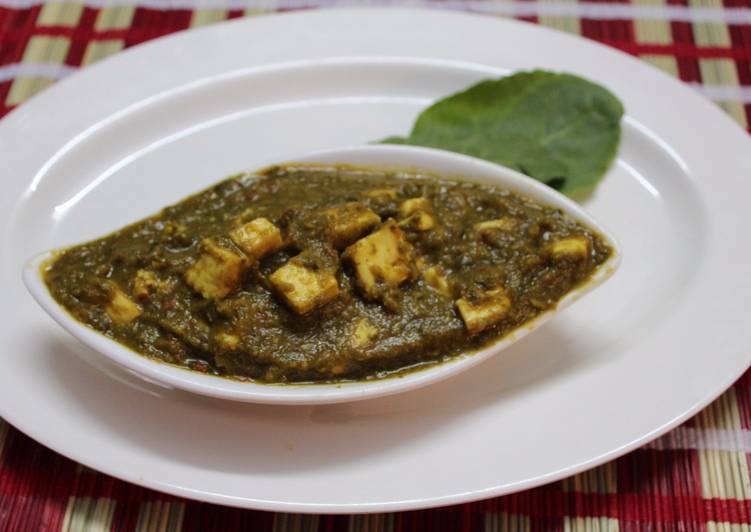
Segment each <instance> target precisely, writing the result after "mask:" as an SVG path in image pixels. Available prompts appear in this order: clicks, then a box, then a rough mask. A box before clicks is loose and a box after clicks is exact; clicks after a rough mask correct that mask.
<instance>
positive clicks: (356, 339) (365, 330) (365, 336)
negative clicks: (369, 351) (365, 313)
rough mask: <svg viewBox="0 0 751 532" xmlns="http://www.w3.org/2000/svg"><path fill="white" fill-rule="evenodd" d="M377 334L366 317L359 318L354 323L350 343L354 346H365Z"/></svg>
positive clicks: (376, 330)
mask: <svg viewBox="0 0 751 532" xmlns="http://www.w3.org/2000/svg"><path fill="white" fill-rule="evenodd" d="M376 336H378V329H376V328H375V327H374V326H373V324H372V323H370V321H369V320H368V319H367V318H360V319H359V320H357V322H356V323H355V329H354V333H353V335H352V345H353V346H354V347H365V346H367V345H368V344H369V343H370V342H372V341H373V339H374V338H375V337H376Z"/></svg>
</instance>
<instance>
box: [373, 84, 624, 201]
mask: <svg viewBox="0 0 751 532" xmlns="http://www.w3.org/2000/svg"><path fill="white" fill-rule="evenodd" d="M622 116H623V105H622V104H621V102H620V101H619V100H618V98H616V97H615V96H614V95H613V94H612V93H611V92H610V91H608V90H607V89H605V88H604V87H602V86H600V85H597V84H595V83H592V82H591V81H587V80H585V79H582V78H580V77H578V76H574V75H571V74H558V73H553V72H545V71H533V72H521V73H517V74H513V75H511V76H507V77H503V78H500V79H497V80H486V81H481V82H480V83H478V84H476V85H473V86H472V87H470V88H468V89H467V90H465V91H463V92H459V93H457V94H453V95H451V96H448V97H446V98H443V99H442V100H439V101H438V102H436V103H435V104H433V105H431V106H430V107H428V108H427V109H426V110H425V111H423V112H422V113H420V115H419V116H418V118H417V121H416V122H415V125H414V127H413V128H412V132H411V133H410V135H409V136H408V137H389V138H387V139H384V140H382V141H381V142H384V143H389V144H411V145H418V146H427V147H431V148H441V149H445V150H450V151H455V152H459V153H463V154H466V155H472V156H474V157H479V158H482V159H486V160H488V161H491V162H494V163H498V164H501V165H504V166H508V167H510V168H514V169H516V170H519V171H520V172H523V173H525V174H527V175H528V176H530V177H533V178H535V179H537V180H539V181H542V182H543V183H546V184H548V185H549V186H551V187H553V188H555V189H557V190H560V191H561V192H564V193H565V194H568V195H570V196H577V197H582V196H584V195H586V194H588V193H589V192H591V191H592V190H593V189H594V186H595V185H596V184H597V183H598V182H599V181H600V179H602V177H603V175H605V172H606V171H607V169H608V168H609V166H610V164H611V163H612V162H613V159H614V158H615V155H616V152H617V150H618V143H619V141H620V135H621V126H620V121H621V117H622Z"/></svg>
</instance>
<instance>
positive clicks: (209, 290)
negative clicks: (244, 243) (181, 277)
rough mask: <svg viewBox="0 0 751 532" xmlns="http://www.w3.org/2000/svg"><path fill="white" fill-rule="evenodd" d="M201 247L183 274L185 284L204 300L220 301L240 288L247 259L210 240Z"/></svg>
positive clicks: (205, 241) (206, 240)
mask: <svg viewBox="0 0 751 532" xmlns="http://www.w3.org/2000/svg"><path fill="white" fill-rule="evenodd" d="M202 245H203V253H202V254H201V256H200V257H198V260H197V261H196V262H195V263H194V264H193V265H192V266H191V267H190V268H189V269H188V271H187V272H185V282H186V283H188V285H189V286H190V287H191V288H193V289H194V290H195V291H196V292H198V293H200V294H201V295H202V296H203V297H205V298H206V299H222V298H223V297H225V296H227V295H228V294H229V293H230V292H232V291H234V290H235V289H237V287H238V286H240V281H241V280H242V276H243V273H244V272H245V270H246V268H247V259H246V258H245V256H243V255H242V254H241V253H239V252H237V251H235V250H234V249H230V248H229V247H223V246H220V245H219V243H218V242H217V241H216V240H214V239H211V238H207V239H205V240H204V241H203V242H202Z"/></svg>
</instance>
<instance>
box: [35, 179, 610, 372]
mask: <svg viewBox="0 0 751 532" xmlns="http://www.w3.org/2000/svg"><path fill="white" fill-rule="evenodd" d="M611 253H612V250H611V249H610V248H609V247H608V245H607V244H606V243H605V242H604V241H603V239H602V238H601V237H600V236H599V235H598V234H596V233H595V232H593V231H592V230H590V229H588V228H587V227H584V226H582V225H580V224H578V223H576V222H575V221H574V220H572V219H571V218H570V217H568V216H567V215H565V214H563V213H562V212H561V211H560V210H557V209H553V208H549V207H546V206H543V205H540V204H537V203H535V202H533V201H531V200H529V199H526V198H524V197H521V196H518V195H515V194H513V193H510V192H508V191H504V190H502V189H498V188H494V187H490V186H481V185H477V184H470V183H466V182H460V181H451V180H447V179H442V178H438V177H435V176H428V175H418V174H413V173H406V172H381V171H379V170H373V169H367V168H359V167H352V166H317V165H284V166H275V167H271V168H269V169H266V170H265V171H263V172H262V173H261V175H260V176H249V175H241V176H235V177H232V178H229V179H226V180H224V181H222V182H220V183H218V184H217V185H215V186H213V187H211V188H209V189H207V190H205V191H203V192H201V193H199V194H196V195H194V196H191V197H189V198H187V199H185V200H183V201H181V202H180V203H177V204H176V205H173V206H170V207H167V208H165V209H164V210H163V211H162V212H160V213H159V214H157V215H156V216H153V217H151V218H147V219H145V220H143V221H140V222H137V223H135V224H133V225H130V226H128V227H126V228H124V229H122V230H119V231H117V232H115V233H113V234H111V235H109V236H106V237H104V238H101V239H99V240H95V241H93V242H88V243H86V244H82V245H78V246H75V247H72V248H69V249H66V250H64V251H61V252H59V253H58V254H57V255H56V256H55V257H54V259H53V260H52V261H51V262H50V263H49V264H48V265H46V266H45V271H44V277H45V281H46V284H47V286H48V288H49V290H50V292H51V293H52V295H53V297H54V298H55V299H56V300H57V302H58V303H60V304H61V305H62V306H63V307H64V308H65V309H67V311H68V312H69V313H70V314H71V315H72V316H73V317H74V318H75V319H77V320H78V321H80V322H82V323H84V324H86V325H88V326H89V327H91V328H93V329H95V330H97V331H100V332H101V333H103V334H105V335H107V336H109V337H110V338H112V339H114V340H116V341H118V342H121V343H122V344H125V345H126V346H128V347H129V348H131V349H132V350H134V351H137V352H138V353H140V354H142V355H144V356H147V357H150V358H153V359H156V360H159V361H163V362H166V363H170V364H176V365H179V366H184V367H186V368H189V369H191V370H194V371H199V372H203V373H211V374H216V375H221V376H225V377H230V378H235V379H240V380H253V381H257V382H264V383H291V382H331V381H346V380H365V379H373V378H379V377H384V376H387V375H390V374H393V373H395V372H399V371H405V370H407V369H414V368H417V367H423V366H426V365H431V364H436V363H439V362H441V361H444V360H447V359H448V358H450V357H454V356H456V355H458V354H460V353H467V352H471V351H473V350H477V349H479V348H482V347H484V346H487V345H488V344H490V343H492V342H494V341H496V340H498V339H499V338H501V337H503V336H505V335H506V334H508V333H509V332H511V331H513V330H515V329H517V328H519V327H520V326H522V325H524V324H525V323H527V322H529V321H530V320H532V319H533V318H535V317H536V316H538V315H539V314H541V313H543V312H545V311H548V310H550V309H552V308H554V307H555V306H556V304H557V302H558V301H560V299H561V298H562V297H563V296H565V295H566V294H567V293H568V292H569V291H571V290H572V289H573V288H575V287H576V286H578V285H580V284H582V283H584V282H586V281H587V279H588V278H589V277H590V276H591V275H592V273H593V272H594V271H595V270H596V269H597V268H598V267H599V266H600V265H602V264H603V263H604V262H605V261H606V260H607V258H608V257H609V256H610V255H611Z"/></svg>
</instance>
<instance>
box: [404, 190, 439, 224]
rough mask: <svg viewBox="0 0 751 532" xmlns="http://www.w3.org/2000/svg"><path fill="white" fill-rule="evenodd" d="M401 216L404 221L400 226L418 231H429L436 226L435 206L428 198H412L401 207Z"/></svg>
mask: <svg viewBox="0 0 751 532" xmlns="http://www.w3.org/2000/svg"><path fill="white" fill-rule="evenodd" d="M399 216H400V217H401V218H403V219H404V221H403V222H402V223H400V224H399V225H400V226H402V227H408V228H410V229H415V230H417V231H427V230H429V229H432V228H433V227H434V226H435V218H434V217H433V204H432V203H430V200H429V199H428V198H410V199H408V200H405V201H404V202H402V204H401V205H400V206H399Z"/></svg>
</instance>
